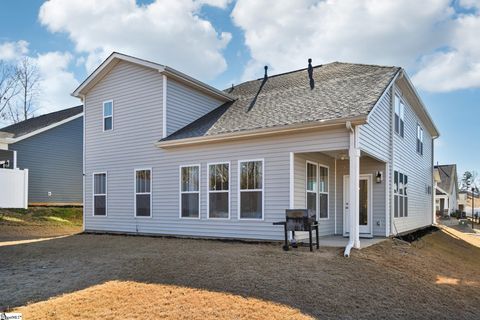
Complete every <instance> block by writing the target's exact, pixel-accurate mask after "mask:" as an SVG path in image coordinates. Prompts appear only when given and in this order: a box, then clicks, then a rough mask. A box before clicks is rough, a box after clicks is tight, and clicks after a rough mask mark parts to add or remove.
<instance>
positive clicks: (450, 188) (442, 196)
mask: <svg viewBox="0 0 480 320" xmlns="http://www.w3.org/2000/svg"><path fill="white" fill-rule="evenodd" d="M434 169H435V170H437V171H438V174H439V176H440V181H439V182H438V183H437V185H436V187H435V211H436V214H437V215H449V214H450V213H452V212H455V211H456V210H459V206H458V177H457V165H456V164H446V165H436V166H435V168H434ZM464 210H465V209H464V208H462V209H460V211H464Z"/></svg>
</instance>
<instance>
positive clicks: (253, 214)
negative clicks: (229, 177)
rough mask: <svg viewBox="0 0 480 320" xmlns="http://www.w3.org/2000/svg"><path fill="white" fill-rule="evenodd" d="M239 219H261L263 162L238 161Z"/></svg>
mask: <svg viewBox="0 0 480 320" xmlns="http://www.w3.org/2000/svg"><path fill="white" fill-rule="evenodd" d="M238 167H239V172H238V174H239V179H238V181H239V185H240V186H239V198H240V205H239V216H240V217H239V218H240V219H263V160H252V161H239V162H238Z"/></svg>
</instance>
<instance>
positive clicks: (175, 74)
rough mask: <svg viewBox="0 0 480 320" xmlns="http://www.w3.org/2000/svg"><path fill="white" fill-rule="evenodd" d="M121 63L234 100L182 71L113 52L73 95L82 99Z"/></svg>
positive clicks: (225, 99)
mask: <svg viewBox="0 0 480 320" xmlns="http://www.w3.org/2000/svg"><path fill="white" fill-rule="evenodd" d="M120 61H126V62H130V63H133V64H136V65H139V66H143V67H146V68H151V69H154V70H157V71H158V72H159V73H161V74H164V75H166V76H169V77H172V78H174V79H176V80H178V81H180V82H182V83H184V84H186V85H188V86H190V87H192V88H194V89H196V90H199V91H202V92H205V93H207V94H210V95H213V96H215V97H217V98H220V99H221V100H224V101H230V100H232V98H231V97H230V96H229V95H228V94H227V93H225V92H223V91H220V90H218V89H216V88H213V87H211V86H209V85H208V84H206V83H203V82H201V81H199V80H196V79H194V78H192V77H190V76H188V75H186V74H184V73H182V72H180V71H177V70H175V69H173V68H170V67H168V66H165V65H162V64H158V63H155V62H152V61H148V60H144V59H140V58H136V57H132V56H129V55H126V54H123V53H119V52H112V54H110V56H108V58H107V59H105V61H103V62H102V63H101V64H100V65H99V66H98V67H97V69H95V70H94V71H93V72H92V73H91V74H90V75H89V76H88V77H87V78H86V79H85V80H84V81H83V82H82V83H81V84H80V85H79V86H78V88H77V89H75V91H74V92H73V93H72V96H74V97H78V98H82V96H84V95H85V94H86V93H88V91H90V89H92V88H93V87H94V86H95V85H96V84H97V83H98V82H99V81H101V80H102V79H103V77H105V75H107V74H108V73H109V72H110V70H112V69H113V68H114V67H115V66H116V65H117V64H118V63H119V62H120Z"/></svg>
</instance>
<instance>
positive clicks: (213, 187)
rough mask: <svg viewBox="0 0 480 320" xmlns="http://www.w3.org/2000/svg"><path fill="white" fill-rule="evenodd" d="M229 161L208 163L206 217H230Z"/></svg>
mask: <svg viewBox="0 0 480 320" xmlns="http://www.w3.org/2000/svg"><path fill="white" fill-rule="evenodd" d="M229 191H230V163H228V162H226V163H215V164H209V165H208V217H209V218H223V219H228V218H229V217H230V201H229Z"/></svg>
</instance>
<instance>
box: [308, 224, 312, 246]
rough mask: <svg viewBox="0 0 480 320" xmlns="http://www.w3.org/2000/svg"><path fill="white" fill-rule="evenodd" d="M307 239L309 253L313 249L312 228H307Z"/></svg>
mask: <svg viewBox="0 0 480 320" xmlns="http://www.w3.org/2000/svg"><path fill="white" fill-rule="evenodd" d="M308 237H309V240H310V252H312V251H313V247H312V227H311V226H310V227H309V228H308Z"/></svg>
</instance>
